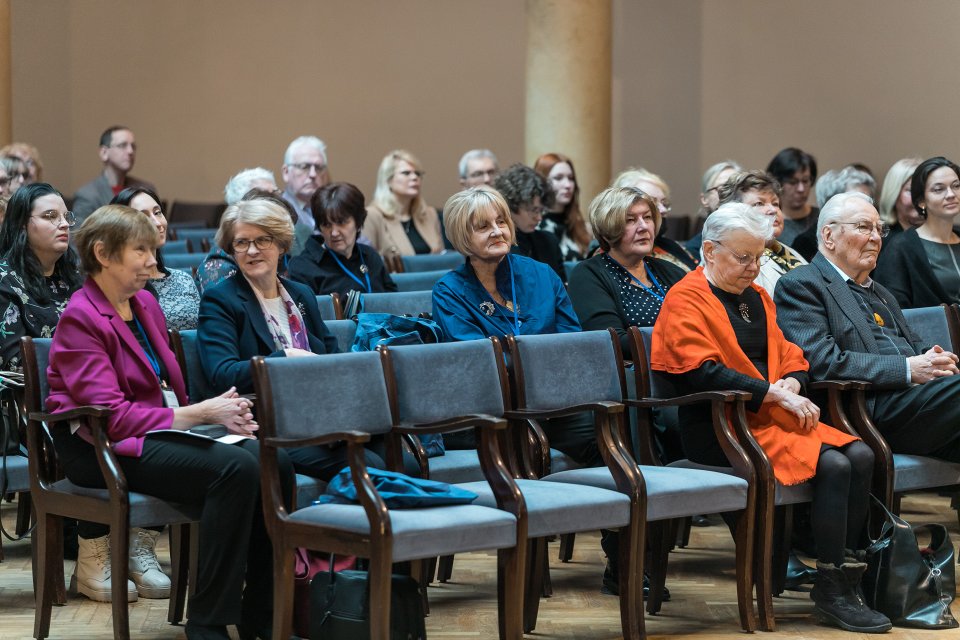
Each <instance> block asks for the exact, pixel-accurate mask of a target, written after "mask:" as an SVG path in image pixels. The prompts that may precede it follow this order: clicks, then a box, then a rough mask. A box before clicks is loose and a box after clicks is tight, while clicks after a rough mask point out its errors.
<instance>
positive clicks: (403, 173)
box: [397, 169, 427, 178]
mask: <svg viewBox="0 0 960 640" xmlns="http://www.w3.org/2000/svg"><path fill="white" fill-rule="evenodd" d="M397 175H401V176H403V177H404V178H409V177H410V176H417V177H418V178H422V177H423V176H425V175H427V172H426V171H419V170H417V171H414V170H413V169H404V170H403V171H397Z"/></svg>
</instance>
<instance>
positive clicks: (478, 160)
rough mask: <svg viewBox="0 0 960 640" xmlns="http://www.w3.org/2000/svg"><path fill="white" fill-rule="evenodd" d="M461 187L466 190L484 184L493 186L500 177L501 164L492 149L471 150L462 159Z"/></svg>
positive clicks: (460, 167)
mask: <svg viewBox="0 0 960 640" xmlns="http://www.w3.org/2000/svg"><path fill="white" fill-rule="evenodd" d="M457 168H458V169H459V170H460V186H461V187H463V188H464V189H469V188H470V187H479V186H480V185H482V184H485V185H487V186H488V187H491V186H493V181H494V180H496V179H497V176H498V175H500V163H499V162H498V161H497V156H495V155H494V154H493V151H490V149H471V150H470V151H467V152H466V153H465V154H463V156H462V157H461V158H460V163H459V165H458V166H457Z"/></svg>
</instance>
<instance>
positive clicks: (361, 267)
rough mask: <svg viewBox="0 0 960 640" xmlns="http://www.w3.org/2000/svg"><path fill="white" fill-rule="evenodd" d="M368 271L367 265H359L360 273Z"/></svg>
mask: <svg viewBox="0 0 960 640" xmlns="http://www.w3.org/2000/svg"><path fill="white" fill-rule="evenodd" d="M368 271H370V269H367V265H365V264H362V265H360V273H367V272H368Z"/></svg>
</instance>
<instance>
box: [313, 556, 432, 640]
mask: <svg viewBox="0 0 960 640" xmlns="http://www.w3.org/2000/svg"><path fill="white" fill-rule="evenodd" d="M423 618H424V613H423V600H422V599H421V598H420V588H419V585H418V584H417V581H416V580H414V579H413V578H411V577H410V576H404V575H398V574H394V575H393V576H392V577H391V583H390V640H426V637H427V631H426V628H425V627H424V621H423ZM369 637H370V580H369V575H368V574H367V572H366V571H354V570H347V571H334V570H333V556H331V557H330V570H329V571H323V572H321V573H318V574H317V575H316V576H314V578H313V581H312V582H311V583H310V640H359V639H361V638H369Z"/></svg>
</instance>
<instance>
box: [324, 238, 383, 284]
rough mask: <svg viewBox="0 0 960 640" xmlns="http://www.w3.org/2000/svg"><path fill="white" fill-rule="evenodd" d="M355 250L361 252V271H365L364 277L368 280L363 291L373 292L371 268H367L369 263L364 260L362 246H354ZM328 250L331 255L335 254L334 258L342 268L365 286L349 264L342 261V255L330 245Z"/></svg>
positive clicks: (352, 278)
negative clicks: (350, 268) (349, 267)
mask: <svg viewBox="0 0 960 640" xmlns="http://www.w3.org/2000/svg"><path fill="white" fill-rule="evenodd" d="M353 250H354V251H356V252H357V253H359V254H360V271H361V272H362V273H363V277H364V278H365V279H366V281H367V288H366V289H365V290H364V291H362V293H373V287H371V286H370V270H369V269H367V263H366V262H364V260H363V251H360V247H358V246H356V245H354V246H353ZM327 251H328V252H329V253H330V255H331V256H333V259H334V260H336V261H337V265H339V267H340V270H341V271H343V272H344V273H345V274H347V275H348V276H349V277H350V279H351V280H353V281H354V282H356V283H357V284H358V285H359V286H360V287H361V288H363V282H361V281H360V278H358V277H357V276H355V275H354V274H353V272H352V271H350V270H349V269H347V265H345V264H343V263H342V262H340V256H338V255H337V252H336V251H333V250H332V249H330V248H329V247H328V248H327Z"/></svg>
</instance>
